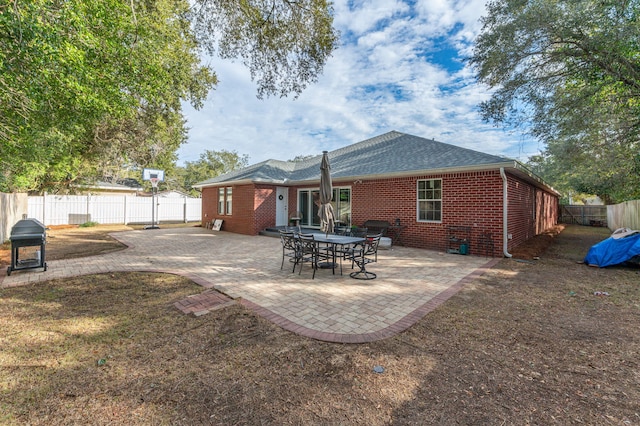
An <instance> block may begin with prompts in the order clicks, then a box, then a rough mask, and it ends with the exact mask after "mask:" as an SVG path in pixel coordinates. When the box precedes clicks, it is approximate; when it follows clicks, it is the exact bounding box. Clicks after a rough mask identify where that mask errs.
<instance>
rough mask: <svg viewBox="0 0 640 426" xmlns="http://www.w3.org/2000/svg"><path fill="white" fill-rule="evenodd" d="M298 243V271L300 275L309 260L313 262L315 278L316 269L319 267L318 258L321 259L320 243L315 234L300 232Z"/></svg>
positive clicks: (314, 275)
mask: <svg viewBox="0 0 640 426" xmlns="http://www.w3.org/2000/svg"><path fill="white" fill-rule="evenodd" d="M298 244H299V250H300V262H299V263H300V271H298V275H300V274H301V273H302V268H303V267H304V263H305V262H308V263H311V267H312V268H313V276H312V278H315V277H316V269H318V260H319V259H320V251H319V249H318V243H317V242H316V240H315V238H314V237H313V234H298ZM294 271H295V267H294Z"/></svg>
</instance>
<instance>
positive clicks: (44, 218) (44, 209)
mask: <svg viewBox="0 0 640 426" xmlns="http://www.w3.org/2000/svg"><path fill="white" fill-rule="evenodd" d="M46 213H47V191H44V192H43V193H42V224H43V225H46V224H47V214H46Z"/></svg>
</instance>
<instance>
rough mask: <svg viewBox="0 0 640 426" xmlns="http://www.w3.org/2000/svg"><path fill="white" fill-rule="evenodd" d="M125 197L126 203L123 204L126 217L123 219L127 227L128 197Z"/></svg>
mask: <svg viewBox="0 0 640 426" xmlns="http://www.w3.org/2000/svg"><path fill="white" fill-rule="evenodd" d="M123 197H124V203H123V204H124V205H123V207H124V209H123V210H124V212H123V213H124V217H123V218H122V219H123V220H122V222H123V223H124V224H125V225H126V224H127V196H126V195H123Z"/></svg>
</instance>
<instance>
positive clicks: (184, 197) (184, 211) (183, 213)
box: [182, 195, 187, 223]
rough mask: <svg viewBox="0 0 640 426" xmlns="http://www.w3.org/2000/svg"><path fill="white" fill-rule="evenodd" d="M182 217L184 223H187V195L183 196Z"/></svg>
mask: <svg viewBox="0 0 640 426" xmlns="http://www.w3.org/2000/svg"><path fill="white" fill-rule="evenodd" d="M182 217H183V218H184V223H187V196H186V195H183V196H182Z"/></svg>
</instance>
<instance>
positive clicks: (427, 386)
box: [0, 226, 640, 425]
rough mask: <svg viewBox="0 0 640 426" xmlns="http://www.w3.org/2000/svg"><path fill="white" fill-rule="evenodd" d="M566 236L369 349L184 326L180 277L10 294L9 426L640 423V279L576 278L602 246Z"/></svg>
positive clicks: (504, 265)
mask: <svg viewBox="0 0 640 426" xmlns="http://www.w3.org/2000/svg"><path fill="white" fill-rule="evenodd" d="M101 228H102V227H99V228H87V229H83V230H78V229H75V230H67V231H65V230H52V231H51V232H50V238H49V242H48V245H47V250H48V252H47V258H48V260H53V259H56V258H60V257H59V256H62V257H64V256H73V255H78V254H82V255H86V254H89V253H93V252H94V248H95V250H96V252H98V253H100V252H106V251H110V250H114V249H118V248H119V244H118V243H117V242H115V241H113V240H111V239H109V238H108V237H105V234H106V232H103V230H101ZM560 231H562V228H560V227H559V228H557V229H555V230H554V231H553V232H550V233H549V234H548V235H545V236H540V237H537V238H536V239H534V240H532V241H531V243H530V244H528V245H527V246H525V247H521V248H520V249H518V250H514V251H513V254H514V258H516V260H513V259H512V260H508V259H504V260H502V261H501V262H500V263H499V264H497V265H496V266H495V267H494V268H493V269H491V270H490V271H489V272H488V273H486V274H485V275H483V276H481V277H480V278H478V279H476V280H475V281H474V282H473V283H471V284H470V285H467V286H466V287H465V288H464V289H463V290H462V291H461V292H459V293H458V294H457V295H456V296H454V297H453V298H451V299H450V300H449V301H448V302H446V303H445V304H444V305H442V306H441V307H439V308H438V309H436V310H435V311H434V312H432V313H430V314H428V315H427V316H426V317H425V318H423V319H422V320H421V321H420V322H418V323H417V324H416V325H415V326H413V327H411V328H410V329H408V330H407V331H406V332H404V333H402V334H400V335H398V336H396V337H393V338H390V339H386V340H383V341H379V342H374V343H368V344H362V345H344V344H333V343H325V342H319V341H314V340H310V339H307V338H303V337H300V336H297V335H294V334H292V333H289V332H287V331H284V330H282V329H280V328H278V327H276V326H275V325H273V324H271V323H269V322H267V321H266V320H264V319H262V318H261V317H258V316H256V315H254V314H253V313H252V312H251V311H248V310H246V309H244V308H242V307H241V306H238V305H236V306H232V307H227V308H224V309H222V310H219V311H215V312H212V313H209V314H207V315H204V316H201V317H193V316H188V315H183V314H181V313H180V312H179V311H178V310H177V309H175V308H174V307H173V302H175V301H177V300H180V299H182V298H184V297H186V296H188V295H191V294H196V293H199V292H201V291H202V289H201V288H199V287H198V286H196V285H195V284H193V283H191V282H190V281H188V280H186V279H184V278H181V277H176V276H171V275H163V274H146V273H133V274H106V275H92V276H85V277H78V278H72V279H65V280H59V281H50V282H47V283H41V284H37V285H30V286H26V287H20V288H11V289H0V327H2V333H1V334H0V389H1V392H0V423H1V424H8V425H18V424H20V425H22V424H32V425H68V424H113V425H149V424H157V425H165V424H166V425H169V424H172V425H175V424H180V425H209V424H214V425H233V424H251V425H253V424H277V425H280V424H322V425H326V424H332V425H334V424H363V425H386V424H400V425H405V424H406V425H410V424H411V425H456V424H457V425H503V424H504V425H510V424H514V425H522V424H539V425H548V424H563V425H564V424H580V425H584V424H588V425H635V424H640V402H639V401H640V366H639V365H638V364H639V360H638V353H640V333H638V330H639V329H640V271H639V270H638V269H632V268H625V267H614V268H606V269H597V268H591V267H588V266H585V265H584V264H580V263H578V262H579V261H580V260H581V259H582V258H583V257H584V255H585V254H586V252H587V250H588V248H589V247H590V246H591V245H592V244H594V243H596V242H598V241H600V240H602V239H604V238H606V237H607V236H608V231H607V230H606V229H604V228H590V227H577V226H572V227H568V228H566V229H564V230H563V231H562V232H560ZM100 234H102V235H100ZM76 244H77V245H76ZM74 246H75V248H73V247H74ZM547 247H548V248H547ZM5 249H6V247H5ZM545 249H546V250H545ZM5 252H6V250H5ZM2 253H3V252H2V250H0V254H2ZM4 258H5V259H6V253H5V257H4ZM595 292H606V293H608V296H596V295H595V294H594V293H595ZM377 367H382V368H383V369H384V371H383V372H381V373H377V372H375V371H374V368H375V369H378V368H377Z"/></svg>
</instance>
